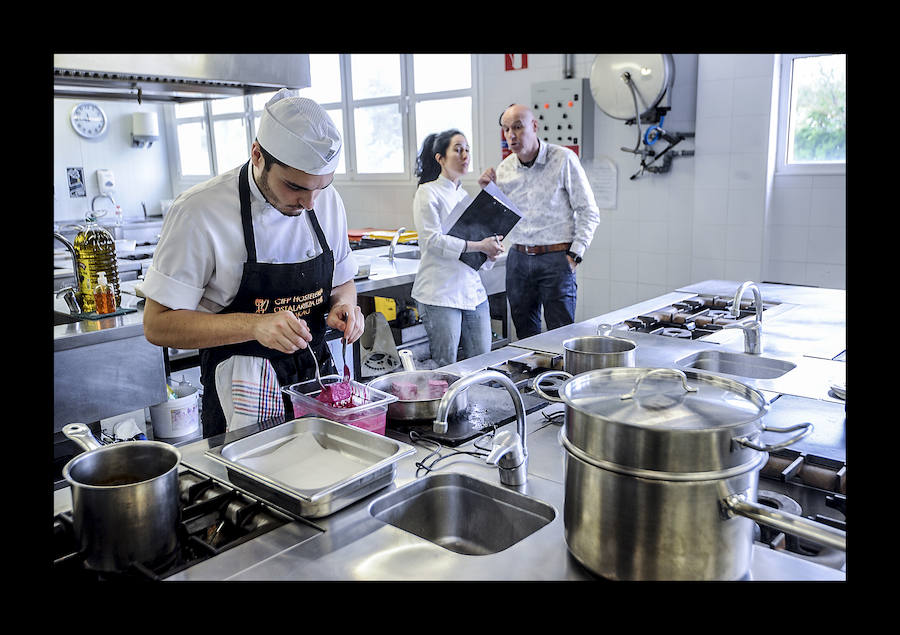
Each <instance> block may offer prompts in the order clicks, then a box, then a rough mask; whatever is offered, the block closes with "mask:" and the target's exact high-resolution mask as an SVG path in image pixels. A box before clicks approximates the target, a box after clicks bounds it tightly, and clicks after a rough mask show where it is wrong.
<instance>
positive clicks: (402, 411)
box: [368, 349, 469, 421]
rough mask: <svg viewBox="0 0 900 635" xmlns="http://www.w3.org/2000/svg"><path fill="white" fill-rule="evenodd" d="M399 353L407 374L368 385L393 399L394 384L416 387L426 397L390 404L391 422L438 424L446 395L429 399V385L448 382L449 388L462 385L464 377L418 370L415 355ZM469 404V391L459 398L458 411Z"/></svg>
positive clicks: (377, 380)
mask: <svg viewBox="0 0 900 635" xmlns="http://www.w3.org/2000/svg"><path fill="white" fill-rule="evenodd" d="M397 352H398V353H399V355H400V362H401V363H402V364H403V368H404V370H403V371H400V372H397V373H388V374H386V375H381V376H380V377H376V378H375V379H373V380H372V381H370V382H369V384H368V385H369V386H371V387H372V388H375V389H376V390H380V391H382V392H386V393H388V394H389V395H396V394H397V392H396V391H395V390H394V389H393V385H394V384H412V385H415V387H416V391H417V393H418V394H421V395H426V396H425V397H421V398H417V399H397V401H394V402H392V403H390V404H388V409H387V417H388V419H393V420H394V421H416V420H422V421H425V420H429V421H434V418H435V416H437V410H438V405H439V404H440V403H441V396H443V395H441V396H438V397H437V398H434V397H431V396H428V395H429V394H430V389H429V382H432V381H444V382H447V386H448V387H449V386H450V385H452V384H453V383H454V382H456V381H458V380H459V379H460V378H461V377H462V375H457V374H456V373H447V372H444V371H439V370H416V365H415V362H414V361H413V357H412V352H411V351H409V350H407V349H403V350H400V351H397ZM398 397H399V395H398ZM468 403H469V400H468V391H463V392H461V393H460V394H459V395H458V396H457V398H456V400H455V402H454V404H455V405H454V408H455V409H456V410H463V409H465V408H466V406H468Z"/></svg>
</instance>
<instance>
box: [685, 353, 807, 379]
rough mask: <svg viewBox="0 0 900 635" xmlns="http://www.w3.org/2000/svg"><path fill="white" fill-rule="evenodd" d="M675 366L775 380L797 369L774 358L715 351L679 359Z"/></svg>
mask: <svg viewBox="0 0 900 635" xmlns="http://www.w3.org/2000/svg"><path fill="white" fill-rule="evenodd" d="M675 365H676V366H678V367H679V368H690V369H694V370H702V371H707V372H711V373H720V374H722V375H730V376H732V377H747V378H751V379H777V378H779V377H783V376H784V375H786V374H787V373H789V372H791V371H792V370H794V369H795V368H796V367H797V364H795V363H794V362H790V361H787V360H783V359H777V358H774V357H765V356H762V355H751V354H749V353H737V352H734V351H723V350H715V349H709V350H703V351H698V352H696V353H691V354H690V355H688V356H686V357H682V358H681V359H679V360H678V361H677V362H675Z"/></svg>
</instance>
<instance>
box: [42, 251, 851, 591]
mask: <svg viewBox="0 0 900 635" xmlns="http://www.w3.org/2000/svg"><path fill="white" fill-rule="evenodd" d="M384 260H387V259H384ZM413 262H414V261H413ZM732 288H736V285H735V287H732ZM693 294H694V292H693V290H688V291H686V292H684V293H682V292H678V293H674V294H666V295H664V296H660V297H659V298H654V299H653V300H650V301H648V302H647V303H641V304H640V305H635V306H632V307H628V308H626V309H623V310H621V311H616V312H612V313H610V314H606V315H604V316H600V317H598V318H594V319H593V320H588V321H586V322H584V323H581V324H578V325H571V326H570V327H565V328H564V329H557V330H556V332H554V333H552V334H550V335H548V334H541V335H539V336H535V337H534V338H529V339H528V340H523V341H520V342H516V343H515V345H512V346H508V347H505V348H503V349H498V350H496V351H492V352H490V353H487V354H485V355H482V356H479V357H477V358H472V359H469V360H465V361H464V362H460V363H458V364H454V365H453V366H451V367H448V369H456V370H457V372H464V373H468V372H474V371H476V370H480V369H481V368H486V367H488V366H491V365H494V364H497V363H500V362H502V361H505V360H506V359H509V358H510V357H515V356H517V355H520V354H522V353H523V351H525V350H543V351H547V352H560V351H561V341H562V339H564V338H565V337H570V336H573V335H575V334H593V333H594V332H596V325H597V324H600V323H605V322H611V321H620V320H622V319H626V318H629V317H632V316H633V315H635V314H636V312H637V313H640V312H643V311H649V310H653V309H655V308H660V307H661V306H664V305H665V304H667V303H670V302H672V301H673V300H672V299H671V298H672V297H674V296H680V297H676V298H675V299H676V300H677V299H682V298H684V297H690V295H693ZM763 297H764V299H769V298H767V296H766V293H765V291H764V292H763ZM645 305H646V306H645ZM636 307H638V308H636ZM626 313H627V315H626ZM619 315H621V316H622V317H618V316H619ZM781 315H782V316H787V315H789V312H784V313H782V314H781ZM772 322H773V323H774V322H775V319H773V320H772ZM765 326H766V325H765V323H764V327H765ZM623 335H625V336H628V335H632V336H633V339H635V341H637V342H638V349H637V351H638V355H637V365H639V366H644V365H647V366H656V365H657V364H662V365H667V364H670V363H671V361H672V360H673V359H679V358H680V357H681V356H682V355H684V354H687V353H689V352H692V351H694V350H701V349H703V348H710V347H711V346H712V347H729V350H740V349H741V346H742V339H741V338H742V335H741V333H739V332H734V335H736V336H737V337H736V338H735V341H731V340H730V339H729V340H727V341H725V342H721V343H719V344H709V343H703V342H697V341H694V342H691V341H687V342H686V341H684V340H674V339H672V338H665V337H658V336H651V335H645V334H623ZM779 337H783V336H779ZM648 338H649V339H648ZM773 339H776V338H773ZM775 348H776V350H780V349H779V348H778V347H775ZM764 354H767V352H764ZM798 359H800V360H801V361H803V360H807V361H809V363H810V365H809V366H807V365H803V366H802V367H801V366H798V368H797V369H795V371H791V372H792V373H793V372H796V371H801V370H802V371H803V372H804V373H812V375H813V377H814V379H813V380H812V381H811V382H810V385H806V384H804V387H803V390H799V389H798V390H797V392H804V391H809V392H815V393H816V394H820V393H821V397H813V398H816V399H820V401H819V402H817V404H818V405H819V406H822V405H823V404H824V405H825V406H826V407H827V408H830V409H831V410H829V411H828V412H829V416H830V413H831V412H833V410H834V409H836V408H839V407H840V405H838V404H837V403H836V400H834V399H831V398H827V395H826V393H825V391H826V390H827V389H826V388H824V387H822V388H821V389H820V387H819V382H820V375H819V374H817V373H818V371H820V370H823V369H819V368H818V367H817V366H816V364H817V363H819V364H826V365H827V367H826V369H824V370H825V371H827V372H826V373H825V374H827V373H832V372H835V371H836V370H837V368H835V367H834V366H832V365H839V366H843V364H844V363H843V362H834V361H831V360H826V359H818V358H814V357H803V356H801V357H800V358H798ZM789 374H790V373H789ZM757 381H762V380H757ZM765 381H771V380H765ZM747 383H749V382H747ZM787 385H788V386H790V384H787ZM764 394H765V393H764ZM768 394H769V395H775V396H777V395H778V394H782V393H780V392H778V393H768ZM801 396H803V397H805V399H804V401H805V400H807V399H810V397H809V396H807V395H801ZM840 403H841V404H842V403H843V402H840ZM801 409H802V402H801ZM562 410H563V406H562V404H551V405H549V406H547V407H546V408H544V409H543V410H541V411H537V412H534V413H532V414H530V415H528V417H527V418H526V428H527V447H528V456H529V463H528V474H529V479H528V483H527V484H526V485H525V486H523V487H521V488H519V491H521V492H522V493H524V494H526V495H528V496H532V497H534V498H537V499H539V500H541V501H543V502H545V503H547V504H549V505H551V506H552V507H553V508H554V509H555V511H556V517H555V518H554V520H553V521H552V522H550V523H549V524H548V525H546V526H544V527H543V528H541V529H539V530H538V531H536V532H535V533H533V534H531V535H530V536H528V537H526V538H525V539H523V540H522V541H520V542H519V543H517V544H515V545H513V546H512V547H510V548H508V549H506V550H504V551H501V552H499V553H495V554H491V555H479V556H467V555H461V554H457V553H454V552H451V551H449V550H447V549H444V548H442V547H439V546H437V545H435V544H432V543H430V542H428V541H426V540H423V539H420V538H418V537H416V536H414V535H412V534H409V533H407V532H404V531H402V530H400V529H397V528H395V527H393V526H391V525H388V524H385V523H382V522H381V521H379V520H377V519H375V518H374V517H372V515H371V514H370V513H369V507H370V505H372V504H373V502H374V501H375V500H377V499H378V498H379V497H381V496H383V495H385V494H387V493H389V492H391V491H394V490H395V489H397V488H398V487H401V486H403V485H405V484H407V483H409V482H411V481H413V480H414V479H415V478H417V473H416V472H417V469H418V468H417V467H416V462H420V461H422V460H423V459H425V458H426V457H427V456H428V454H429V453H430V452H431V451H432V449H433V445H432V444H425V445H418V444H415V445H416V448H417V452H416V454H415V455H413V456H412V457H409V458H407V459H403V460H401V461H400V462H399V463H398V464H397V477H396V479H395V481H394V483H393V484H392V485H390V486H389V487H387V488H385V489H383V490H381V491H379V492H377V493H375V494H373V495H371V496H369V497H367V498H365V499H363V500H361V501H358V502H357V503H355V504H353V505H350V506H349V507H346V508H344V509H343V510H340V511H338V512H337V513H335V514H333V515H332V516H329V517H326V518H320V519H315V520H314V524H313V525H312V526H311V525H310V524H308V523H302V522H299V521H298V522H292V523H288V524H286V525H284V526H282V527H279V528H277V529H275V530H273V531H270V532H268V533H266V534H263V535H262V536H260V537H258V538H256V539H254V540H252V541H249V542H247V543H245V544H242V545H240V546H238V547H235V548H233V549H230V550H228V551H225V552H224V553H222V554H219V555H217V556H215V557H213V558H211V559H209V560H207V561H205V562H202V563H200V564H198V565H195V566H193V567H191V568H189V569H187V570H185V571H183V572H180V573H179V574H176V575H175V576H173V577H172V578H170V579H171V580H478V581H485V580H594V579H596V577H595V576H594V575H593V574H591V573H590V572H589V571H587V570H586V569H585V568H584V567H582V566H581V565H580V564H579V563H577V562H576V561H575V560H574V558H572V556H571V555H570V554H569V553H568V549H567V547H566V543H565V534H564V523H563V508H564V500H565V492H564V483H565V473H564V472H565V449H564V448H563V447H562V445H561V444H560V442H559V439H558V435H559V431H560V426H559V425H557V424H556V423H552V422H549V421H548V419H547V418H546V417H545V416H544V414H545V413H546V414H548V415H549V414H551V413H557V412H561V411H562ZM772 412H773V413H774V412H775V411H774V409H773V411H772ZM787 413H788V414H787V416H796V413H795V412H792V411H790V410H788V411H787ZM842 423H843V422H841V424H842ZM514 425H515V424H507V425H506V426H504V428H509V427H510V426H513V427H514ZM255 428H256V427H255V426H251V427H249V428H246V429H244V430H241V431H238V433H229V434H228V435H220V436H219V437H213V438H210V439H203V440H199V441H196V442H193V443H190V444H187V445H184V446H181V447H180V448H179V449H180V450H181V452H182V456H183V462H184V463H185V464H186V465H189V466H191V467H193V468H195V469H198V470H200V471H201V472H205V473H207V474H209V475H210V476H213V477H214V478H217V479H220V480H223V481H228V477H227V472H226V470H225V468H224V466H222V465H221V464H218V463H216V462H214V461H212V460H211V459H209V458H207V457H206V456H205V455H204V453H205V451H206V450H207V449H209V448H210V447H216V446H218V445H221V444H222V443H224V442H226V441H231V440H233V439H234V438H237V437H238V436H243V434H247V433H251V432H253V431H254V430H255ZM388 434H389V435H390V436H394V435H396V434H397V433H395V432H393V431H390V430H389V432H388ZM396 438H398V439H399V440H403V441H405V442H410V440H409V438H408V437H406V436H405V435H401V436H396ZM841 440H842V437H841ZM833 441H834V440H833V439H826V440H824V441H823V442H825V443H831V442H833ZM476 444H479V445H481V446H483V445H484V444H485V440H484V439H482V440H481V441H479V440H478V439H476V440H474V441H471V442H469V443H467V444H465V445H463V446H461V447H459V448H444V449H442V450H441V454H442V455H450V454H452V453H454V451H458V450H471V449H473V448H474V447H475V446H476ZM436 469H437V470H438V471H443V472H447V471H453V472H459V473H463V474H467V475H470V476H473V477H475V478H479V479H482V480H484V481H487V482H489V483H492V484H498V485H499V475H498V470H497V468H495V467H490V466H487V465H486V464H485V463H484V461H483V459H479V458H476V457H472V456H470V455H464V454H460V455H458V456H454V457H452V458H447V459H446V460H444V461H442V462H440V463H439V464H438V465H437V467H436ZM69 507H71V498H70V494H69V492H68V488H63V489H60V490H57V491H56V492H55V493H54V508H55V513H58V512H59V511H63V510H64V509H67V508H69ZM317 527H318V528H317ZM750 576H751V579H752V580H754V581H763V580H836V581H843V580H846V573H845V572H843V571H838V570H835V569H831V568H828V567H825V566H822V565H819V564H816V563H813V562H810V561H807V560H804V559H802V558H799V557H796V556H793V555H790V554H786V553H781V552H778V551H775V550H772V549H768V548H766V547H763V546H761V545H759V544H754V548H753V561H752V566H751V574H750Z"/></svg>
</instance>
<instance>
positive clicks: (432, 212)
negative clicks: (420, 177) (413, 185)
mask: <svg viewBox="0 0 900 635" xmlns="http://www.w3.org/2000/svg"><path fill="white" fill-rule="evenodd" d="M445 205H446V204H445V203H444V202H443V201H442V200H441V199H440V198H439V197H438V196H436V195H435V194H434V192H432V191H431V189H430V188H427V187H419V188H418V189H417V190H416V195H415V198H413V220H414V221H415V224H416V232H417V233H418V236H419V248H420V249H421V250H422V251H423V252H424V251H426V250H429V251H432V252H433V253H435V254H437V255H438V256H440V257H441V258H446V259H448V260H457V259H458V258H459V256H460V254H461V253H463V250H464V249H465V247H466V241H465V240H463V239H462V238H457V237H456V236H448V235H447V234H445V233H444V231H443V228H442V227H441V212H442V211H443V212H444V215H445V216H446V215H447V214H449V213H450V212H451V211H452V210H449V209H448V210H444V209H443V208H444V207H445Z"/></svg>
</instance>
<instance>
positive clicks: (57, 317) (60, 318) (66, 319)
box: [53, 311, 79, 326]
mask: <svg viewBox="0 0 900 635" xmlns="http://www.w3.org/2000/svg"><path fill="white" fill-rule="evenodd" d="M78 321H79V320H78V318H77V317H73V316H71V315H69V314H67V313H60V312H59V311H54V312H53V326H59V325H60V324H75V323H76V322H78Z"/></svg>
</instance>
